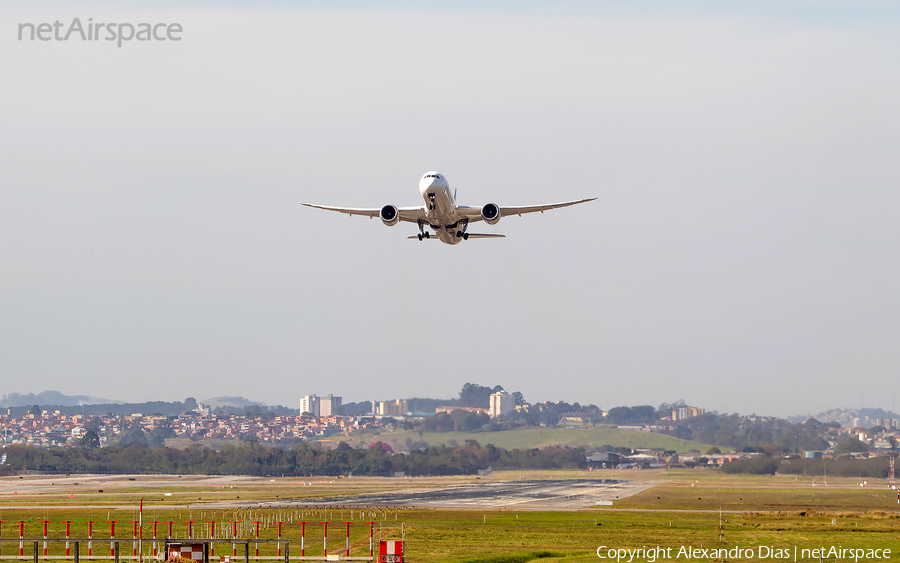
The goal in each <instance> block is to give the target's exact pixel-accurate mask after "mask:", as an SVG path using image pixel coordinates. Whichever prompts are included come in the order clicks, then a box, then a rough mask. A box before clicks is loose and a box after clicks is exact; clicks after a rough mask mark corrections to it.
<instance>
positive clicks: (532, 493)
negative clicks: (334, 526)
mask: <svg viewBox="0 0 900 563" xmlns="http://www.w3.org/2000/svg"><path fill="white" fill-rule="evenodd" d="M382 479H383V480H382ZM398 481H399V482H398ZM416 481H417V479H410V480H409V481H407V482H406V483H403V482H402V481H400V480H395V479H385V478H377V481H374V480H373V481H367V482H364V481H362V480H357V479H354V480H353V481H350V480H343V481H338V480H336V479H328V480H322V481H311V482H306V481H293V480H291V481H285V480H281V479H280V480H278V481H276V480H274V479H266V478H260V477H244V476H230V475H229V476H196V475H192V476H187V475H186V476H183V477H178V476H175V475H153V476H151V475H80V476H77V477H76V476H68V477H65V476H52V477H51V476H45V477H38V478H34V477H32V478H27V479H24V480H19V479H11V478H4V479H0V497H4V496H7V495H10V496H12V495H16V496H18V497H19V498H22V497H23V496H29V497H31V499H34V500H37V498H41V497H43V498H45V499H48V500H49V498H64V499H65V500H66V502H65V503H64V504H56V505H50V504H48V505H46V507H47V508H50V507H56V508H62V507H67V508H95V506H93V505H91V504H83V505H82V503H80V502H78V501H79V500H80V498H81V497H82V496H83V495H86V494H90V495H93V494H94V493H96V492H98V491H99V490H100V489H103V490H104V491H105V492H107V493H113V494H116V493H118V492H120V491H122V490H123V489H129V490H130V491H129V492H130V493H131V494H135V495H136V494H139V493H137V491H140V490H141V489H147V490H148V492H149V491H150V490H153V491H160V490H169V491H172V492H173V493H175V495H176V498H177V497H178V496H181V495H183V494H184V493H183V492H182V493H180V492H179V489H185V492H187V491H189V490H198V489H199V488H207V487H208V489H207V491H206V492H205V494H203V497H204V498H203V500H202V502H190V503H189V504H182V503H173V504H164V505H158V506H156V505H155V503H154V502H153V501H152V500H150V499H147V500H148V501H149V502H146V503H145V505H144V506H145V508H148V509H150V508H159V509H176V508H210V509H233V508H270V507H271V508H275V507H285V508H288V507H302V506H335V507H336V506H346V507H350V506H353V507H361V506H366V507H376V506H377V507H384V508H388V507H408V508H413V507H414V508H450V509H489V510H502V509H506V508H515V509H517V510H583V509H586V508H594V507H597V506H605V507H608V506H610V503H612V506H615V501H616V500H618V499H624V498H627V497H630V496H632V495H636V494H638V493H640V492H643V491H645V490H647V489H650V488H652V487H655V486H656V485H658V484H660V481H628V480H613V479H571V480H567V479H559V480H552V479H528V480H515V481H492V480H490V479H485V480H483V481H480V482H471V481H469V482H465V483H459V484H449V485H444V486H442V485H443V484H438V483H434V482H428V483H424V482H423V483H418V482H416ZM373 482H374V483H376V486H377V487H379V488H382V490H381V491H380V492H374V493H365V494H360V493H354V492H353V489H352V488H351V485H352V486H353V487H358V486H361V485H367V483H368V484H372V483H373ZM297 485H300V486H313V487H318V488H319V490H318V491H317V493H318V494H314V495H315V496H313V497H312V498H310V497H308V496H307V497H305V498H299V497H298V498H291V496H290V490H291V489H292V488H293V487H296V486H297ZM435 485H437V486H435ZM267 486H271V487H273V489H272V496H271V497H269V498H270V499H271V500H265V499H259V497H258V496H257V498H256V499H254V500H247V501H243V500H234V499H233V498H229V499H227V500H226V499H222V500H219V501H217V499H216V497H217V496H219V494H221V493H224V492H225V491H226V490H228V491H230V490H233V489H237V488H240V489H242V490H248V489H255V490H256V491H259V490H261V488H262V487H267ZM348 488H349V489H350V490H348ZM365 488H369V486H365ZM342 489H343V491H342ZM384 489H388V490H384ZM306 490H307V491H309V490H310V489H306ZM220 492H221V493H220ZM276 492H277V493H280V498H278V496H276V494H275V493H276ZM310 492H311V491H310ZM342 492H343V493H344V494H341V493H342ZM69 493H73V494H74V498H72V499H69V498H67V497H69ZM150 494H151V495H152V496H153V497H158V496H159V495H160V494H161V493H160V492H154V493H150ZM45 495H46V496H45ZM36 497H37V498H36ZM182 498H183V497H182ZM2 504H5V503H2V502H0V505H2ZM38 504H40V505H41V506H43V504H42V503H38ZM117 504H118V503H116V505H117ZM19 506H20V507H23V508H24V506H22V505H19ZM101 506H102V507H106V508H123V509H127V508H133V507H132V506H130V505H123V506H121V507H119V506H115V505H110V504H105V503H104V504H98V505H97V506H96V507H101ZM36 507H37V506H35V505H30V504H29V505H28V508H36ZM3 508H14V506H8V507H5V506H0V509H3Z"/></svg>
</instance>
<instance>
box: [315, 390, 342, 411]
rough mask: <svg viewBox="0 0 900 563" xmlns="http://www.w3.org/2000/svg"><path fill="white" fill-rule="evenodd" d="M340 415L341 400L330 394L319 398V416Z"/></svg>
mask: <svg viewBox="0 0 900 563" xmlns="http://www.w3.org/2000/svg"><path fill="white" fill-rule="evenodd" d="M339 414H341V398H340V397H335V396H334V395H332V394H331V393H329V394H328V396H327V397H319V416H335V415H339Z"/></svg>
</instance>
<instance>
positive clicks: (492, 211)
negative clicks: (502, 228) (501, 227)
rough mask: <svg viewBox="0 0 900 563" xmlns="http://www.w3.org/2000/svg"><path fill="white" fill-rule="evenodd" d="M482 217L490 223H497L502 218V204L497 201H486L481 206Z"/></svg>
mask: <svg viewBox="0 0 900 563" xmlns="http://www.w3.org/2000/svg"><path fill="white" fill-rule="evenodd" d="M481 218H482V219H484V222H485V223H487V224H488V225H496V224H497V221H499V220H500V206H498V205H497V204H496V203H485V204H484V207H482V208H481Z"/></svg>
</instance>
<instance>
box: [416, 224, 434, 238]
mask: <svg viewBox="0 0 900 563" xmlns="http://www.w3.org/2000/svg"><path fill="white" fill-rule="evenodd" d="M418 237H419V240H422V239H424V238H431V233H429V232H426V231H425V223H424V222H423V221H419V234H418Z"/></svg>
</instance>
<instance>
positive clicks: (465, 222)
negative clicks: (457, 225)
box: [456, 220, 469, 240]
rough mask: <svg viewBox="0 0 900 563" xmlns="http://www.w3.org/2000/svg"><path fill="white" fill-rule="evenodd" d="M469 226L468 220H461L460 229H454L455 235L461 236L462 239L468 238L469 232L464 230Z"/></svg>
mask: <svg viewBox="0 0 900 563" xmlns="http://www.w3.org/2000/svg"><path fill="white" fill-rule="evenodd" d="M468 227H469V221H468V220H466V221H463V224H462V230H461V231H456V237H457V238H459V237H462V239H463V240H469V233H467V232H466V229H467V228H468Z"/></svg>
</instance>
